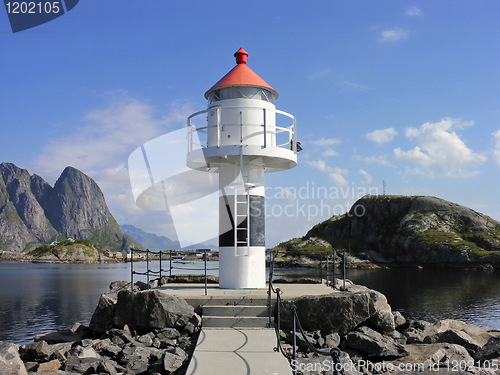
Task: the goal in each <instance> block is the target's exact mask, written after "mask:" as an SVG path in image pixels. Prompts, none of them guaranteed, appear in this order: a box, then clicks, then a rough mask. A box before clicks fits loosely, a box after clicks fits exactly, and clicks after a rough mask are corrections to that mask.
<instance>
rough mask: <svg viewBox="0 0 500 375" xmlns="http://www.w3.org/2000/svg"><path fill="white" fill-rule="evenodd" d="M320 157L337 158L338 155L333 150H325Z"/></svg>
mask: <svg viewBox="0 0 500 375" xmlns="http://www.w3.org/2000/svg"><path fill="white" fill-rule="evenodd" d="M321 155H323V156H325V157H329V156H339V155H340V154H339V153H338V152H337V151H335V150H334V149H333V148H327V149H326V150H325V151H324V152H323V153H322V154H321Z"/></svg>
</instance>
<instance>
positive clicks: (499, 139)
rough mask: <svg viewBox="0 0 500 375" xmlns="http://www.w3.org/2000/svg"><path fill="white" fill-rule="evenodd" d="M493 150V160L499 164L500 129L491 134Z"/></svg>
mask: <svg viewBox="0 0 500 375" xmlns="http://www.w3.org/2000/svg"><path fill="white" fill-rule="evenodd" d="M493 138H494V139H495V148H494V149H493V159H494V160H495V161H496V162H497V164H500V129H499V130H497V131H496V132H494V133H493Z"/></svg>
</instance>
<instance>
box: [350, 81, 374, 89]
mask: <svg viewBox="0 0 500 375" xmlns="http://www.w3.org/2000/svg"><path fill="white" fill-rule="evenodd" d="M342 84H343V85H344V86H345V87H348V88H350V89H352V90H355V91H369V90H373V87H371V86H367V85H363V84H361V83H356V82H351V81H343V82H342Z"/></svg>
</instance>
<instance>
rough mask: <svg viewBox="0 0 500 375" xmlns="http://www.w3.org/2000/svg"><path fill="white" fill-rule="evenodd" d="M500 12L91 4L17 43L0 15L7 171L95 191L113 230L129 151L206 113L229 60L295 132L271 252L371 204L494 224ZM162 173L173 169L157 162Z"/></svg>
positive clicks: (380, 4) (150, 227) (153, 226)
mask: <svg viewBox="0 0 500 375" xmlns="http://www.w3.org/2000/svg"><path fill="white" fill-rule="evenodd" d="M499 14H500V3H499V2H498V1H494V0H488V1H481V0H479V1H458V0H457V1H453V2H449V1H435V0H432V1H401V0H394V1H392V0H391V1H373V0H370V1H340V0H338V1H332V0H330V1H313V2H312V1H308V2H306V1H305V0H302V1H298V0H294V1H278V0H277V1H253V2H243V1H212V2H206V1H182V2H180V1H165V0H85V1H80V3H79V4H78V5H77V6H76V7H75V8H74V9H73V10H72V11H70V12H69V13H67V14H66V15H64V16H62V17H60V18H58V19H56V20H54V21H51V22H49V23H46V24H44V25H41V26H38V27H36V28H33V29H29V30H26V31H22V32H19V33H16V34H13V33H12V32H11V30H10V26H9V25H8V20H7V16H6V13H5V11H4V9H1V10H0V45H1V47H2V55H1V56H2V58H1V59H0V69H1V71H2V75H1V76H0V124H1V130H2V133H1V137H0V161H6V162H13V163H15V164H17V165H19V166H21V167H23V168H27V169H28V170H29V171H30V172H31V173H37V174H39V175H41V176H42V177H44V178H45V179H46V180H47V181H48V182H49V183H51V184H53V183H54V182H55V180H56V179H57V177H58V176H59V174H60V173H61V171H62V170H63V169H64V167H65V166H67V165H71V166H73V167H75V168H78V169H80V170H82V171H83V172H85V173H87V174H88V175H89V176H91V177H92V178H94V179H95V180H96V181H97V182H98V184H99V185H100V186H101V188H102V189H103V191H104V193H105V196H106V199H107V201H108V205H109V206H110V209H111V212H112V213H113V215H114V216H115V217H116V219H117V220H118V222H119V223H120V224H133V225H136V226H139V227H141V228H142V229H144V230H147V231H151V232H155V233H157V234H160V235H167V236H170V237H172V230H171V225H169V220H168V218H167V217H166V214H165V212H158V211H144V210H141V209H140V208H138V207H137V206H136V205H135V203H134V200H133V197H132V193H131V187H130V181H129V176H128V171H127V159H128V156H129V155H130V153H131V152H132V151H133V150H134V149H136V148H137V147H139V146H141V145H142V144H143V143H144V142H147V141H149V140H151V139H154V138H156V137H158V136H161V135H162V134H165V133H168V132H170V131H173V130H175V129H178V128H179V127H182V126H183V125H184V124H185V119H186V117H187V116H188V115H189V114H191V113H193V112H196V111H198V110H203V109H205V108H206V105H207V103H206V101H205V99H204V97H203V94H204V93H205V91H206V90H207V89H209V88H210V87H211V86H212V85H213V84H214V83H215V82H217V81H218V80H219V79H220V78H221V77H222V76H223V75H224V74H226V73H227V72H228V71H229V70H230V69H231V68H232V67H233V66H234V64H235V63H234V58H233V53H234V52H235V51H236V50H237V49H238V48H240V47H243V48H244V49H245V50H246V51H248V52H249V54H250V56H249V60H248V65H249V67H250V68H252V69H253V70H254V71H255V72H257V73H258V74H259V75H260V76H261V77H262V78H263V79H264V80H266V81H267V82H268V83H269V84H271V85H272V86H273V87H274V88H275V89H276V90H277V91H278V92H279V94H280V96H279V98H278V100H277V102H276V106H277V108H278V109H281V110H284V111H287V112H289V113H291V114H293V115H294V116H295V117H296V118H297V124H298V133H299V139H300V141H301V142H302V145H303V147H304V151H302V152H301V153H300V154H299V165H298V166H297V167H296V168H294V169H292V170H289V171H286V172H280V173H276V174H270V175H268V176H266V181H267V186H268V187H269V190H268V193H269V199H268V203H269V206H268V219H267V244H268V246H272V245H275V244H276V243H278V242H279V241H282V240H286V239H289V238H291V237H295V236H301V235H303V234H305V232H306V231H307V230H308V229H309V228H310V227H311V226H312V225H314V224H316V223H318V222H320V221H322V220H324V219H326V218H328V217H329V214H340V213H342V212H343V211H345V209H346V207H350V206H351V205H352V204H353V203H354V202H355V200H356V199H357V198H358V197H360V196H361V195H362V194H363V193H366V192H372V193H375V192H378V193H380V194H382V192H383V186H382V181H385V183H386V187H385V191H386V193H387V194H405V195H433V196H437V197H440V198H444V199H447V200H450V201H453V202H456V203H459V204H463V205H466V206H469V207H471V208H473V209H474V210H476V211H479V212H482V213H485V214H487V215H490V216H492V217H493V218H495V219H497V220H500V199H498V191H499V186H500V100H499V99H500V94H499V92H500V64H499V61H500V59H499V58H500V45H499V43H498V41H499V40H500V27H498V15H499ZM166 162H168V161H166Z"/></svg>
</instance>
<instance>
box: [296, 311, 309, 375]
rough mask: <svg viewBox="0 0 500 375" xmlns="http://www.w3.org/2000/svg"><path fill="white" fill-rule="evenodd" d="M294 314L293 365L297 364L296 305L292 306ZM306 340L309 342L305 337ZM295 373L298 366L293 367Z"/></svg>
mask: <svg viewBox="0 0 500 375" xmlns="http://www.w3.org/2000/svg"><path fill="white" fill-rule="evenodd" d="M292 313H293V346H292V359H293V363H295V364H296V363H297V321H296V319H297V315H296V311H295V305H292ZM304 340H307V338H306V337H304ZM293 373H294V375H297V366H293Z"/></svg>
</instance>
